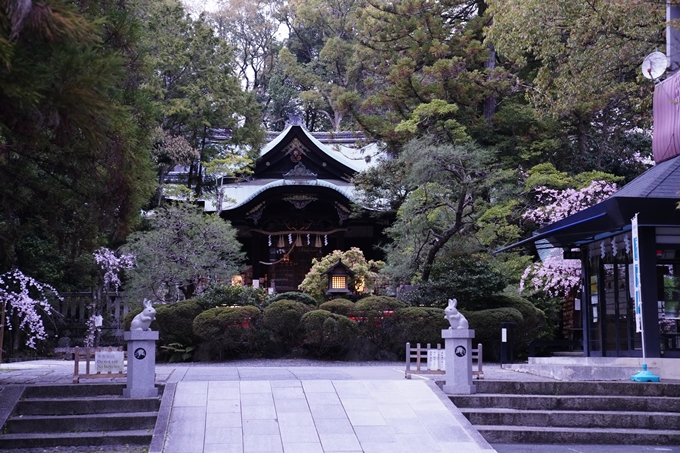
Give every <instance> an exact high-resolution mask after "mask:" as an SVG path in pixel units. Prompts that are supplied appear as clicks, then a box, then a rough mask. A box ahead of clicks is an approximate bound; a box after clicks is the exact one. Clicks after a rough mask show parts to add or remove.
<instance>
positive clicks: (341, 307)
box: [319, 299, 354, 317]
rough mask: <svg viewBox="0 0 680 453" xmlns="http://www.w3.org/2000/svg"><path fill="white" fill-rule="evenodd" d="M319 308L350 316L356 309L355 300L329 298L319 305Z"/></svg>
mask: <svg viewBox="0 0 680 453" xmlns="http://www.w3.org/2000/svg"><path fill="white" fill-rule="evenodd" d="M319 310H326V311H330V312H331V313H335V314H337V315H343V316H347V317H349V316H350V315H351V314H352V312H353V311H354V302H352V301H351V300H347V299H334V300H329V301H328V302H324V303H322V304H321V305H319Z"/></svg>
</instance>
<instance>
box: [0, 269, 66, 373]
mask: <svg viewBox="0 0 680 453" xmlns="http://www.w3.org/2000/svg"><path fill="white" fill-rule="evenodd" d="M49 293H52V294H53V295H54V296H56V297H57V298H59V299H61V297H60V296H59V294H58V293H57V291H56V290H55V289H54V288H53V287H52V286H50V285H47V284H44V283H40V282H38V281H36V280H35V279H33V278H31V277H28V276H26V275H24V274H23V272H21V271H20V270H19V269H14V270H12V271H9V272H5V273H4V274H0V363H2V339H3V337H4V334H5V325H6V326H7V330H14V329H20V330H21V331H23V332H24V333H25V334H26V338H27V339H26V346H28V347H29V348H32V349H35V348H36V342H37V341H41V340H45V339H46V338H47V333H46V332H45V325H44V324H43V318H42V316H43V314H44V313H49V312H50V311H51V310H52V307H51V305H50V303H49V300H48V294H49ZM13 320H15V321H16V322H15V323H13Z"/></svg>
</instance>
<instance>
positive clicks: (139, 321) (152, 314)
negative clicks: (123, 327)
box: [130, 299, 156, 330]
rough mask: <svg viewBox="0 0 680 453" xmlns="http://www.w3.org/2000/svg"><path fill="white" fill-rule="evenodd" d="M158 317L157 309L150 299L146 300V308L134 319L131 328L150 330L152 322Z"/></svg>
mask: <svg viewBox="0 0 680 453" xmlns="http://www.w3.org/2000/svg"><path fill="white" fill-rule="evenodd" d="M154 319H156V310H155V309H154V308H153V307H152V306H151V301H150V300H146V299H145V300H144V310H142V312H141V313H140V314H138V315H137V316H135V317H134V318H133V319H132V323H131V324H130V330H149V326H150V325H151V322H152V321H153V320H154Z"/></svg>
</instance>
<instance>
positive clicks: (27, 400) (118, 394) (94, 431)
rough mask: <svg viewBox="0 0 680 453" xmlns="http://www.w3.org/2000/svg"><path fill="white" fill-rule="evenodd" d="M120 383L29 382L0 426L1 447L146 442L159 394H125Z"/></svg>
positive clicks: (152, 424)
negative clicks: (30, 383)
mask: <svg viewBox="0 0 680 453" xmlns="http://www.w3.org/2000/svg"><path fill="white" fill-rule="evenodd" d="M123 387H124V384H81V385H41V386H27V387H26V388H25V389H24V391H23V394H22V395H21V398H19V401H18V402H17V403H16V405H15V406H14V409H13V410H12V412H11V413H10V415H9V417H8V418H7V421H6V422H5V424H4V425H3V426H2V431H1V432H0V450H2V449H10V448H39V447H55V446H99V445H149V444H150V443H151V437H152V435H153V430H154V426H155V424H156V418H157V416H158V410H159V407H160V401H161V400H160V398H123V397H122V394H123Z"/></svg>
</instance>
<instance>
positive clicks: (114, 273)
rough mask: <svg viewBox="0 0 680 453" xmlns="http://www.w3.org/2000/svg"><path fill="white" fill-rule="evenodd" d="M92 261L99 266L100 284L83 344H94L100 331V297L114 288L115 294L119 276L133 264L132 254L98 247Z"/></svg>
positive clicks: (118, 284)
mask: <svg viewBox="0 0 680 453" xmlns="http://www.w3.org/2000/svg"><path fill="white" fill-rule="evenodd" d="M93 256H94V262H95V264H97V266H99V270H100V272H101V273H102V275H101V277H102V285H101V286H100V287H99V288H97V291H96V294H95V297H93V298H92V303H91V304H90V307H89V308H90V318H89V319H88V320H87V334H86V336H85V346H94V343H95V339H96V338H97V334H98V333H99V332H100V331H101V323H102V321H103V317H102V315H101V308H102V307H101V306H102V303H101V301H102V297H103V296H104V293H105V292H107V291H110V290H112V289H113V290H114V291H115V292H116V294H117V293H118V290H119V289H120V286H121V284H122V283H121V281H120V277H121V274H122V272H123V271H124V270H125V269H132V267H133V266H134V264H135V257H134V255H130V254H124V253H123V254H120V256H118V255H116V253H115V252H114V251H113V250H110V249H107V248H106V247H100V248H98V249H97V250H95V252H94V253H93Z"/></svg>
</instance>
